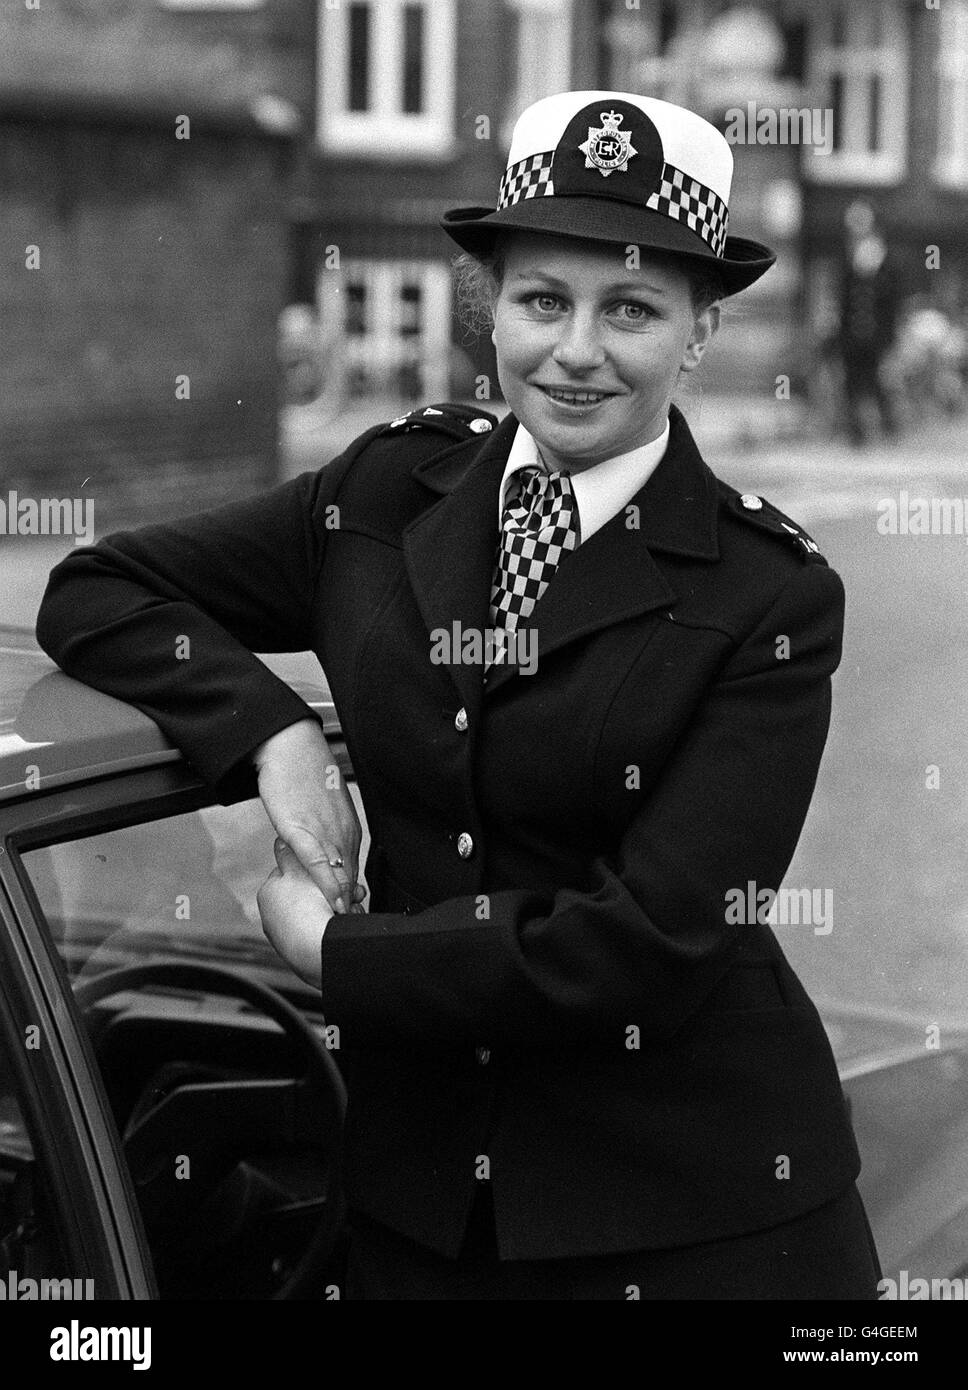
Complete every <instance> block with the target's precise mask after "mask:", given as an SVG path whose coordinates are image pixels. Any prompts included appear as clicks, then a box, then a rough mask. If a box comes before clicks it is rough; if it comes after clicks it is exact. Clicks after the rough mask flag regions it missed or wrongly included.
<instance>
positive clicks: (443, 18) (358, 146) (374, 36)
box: [316, 0, 457, 163]
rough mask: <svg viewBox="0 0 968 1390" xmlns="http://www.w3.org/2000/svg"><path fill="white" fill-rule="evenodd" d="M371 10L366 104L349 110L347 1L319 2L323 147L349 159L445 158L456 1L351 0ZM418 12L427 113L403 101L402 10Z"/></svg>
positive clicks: (450, 148) (448, 154)
mask: <svg viewBox="0 0 968 1390" xmlns="http://www.w3.org/2000/svg"><path fill="white" fill-rule="evenodd" d="M352 2H353V3H360V4H365V5H366V6H367V8H368V9H369V13H370V72H369V74H368V79H369V80H368V90H369V99H370V105H369V109H368V110H366V111H351V110H350V109H349V97H350V92H349V87H350V83H349V73H348V65H349V32H350V8H351V0H340V3H338V4H337V5H335V6H333V5H332V4H330V3H327V0H319V6H318V21H319V22H318V45H317V68H316V92H317V103H316V109H317V130H316V138H317V140H318V142H319V144H320V146H321V147H322V148H323V149H324V150H326V151H327V152H328V153H330V154H334V155H338V156H344V157H347V158H352V160H353V162H354V163H361V162H371V161H377V160H380V161H386V160H413V159H420V160H428V161H434V162H438V161H443V160H446V159H450V158H452V157H453V155H454V154H455V152H456V148H457V145H456V139H455V131H454V102H455V89H456V67H457V6H456V0H352ZM410 5H413V6H415V7H417V8H419V9H420V10H422V12H423V16H424V23H423V42H422V60H423V63H422V66H423V85H424V102H425V109H424V111H422V112H420V113H419V114H418V113H412V112H406V111H404V109H403V102H404V63H403V55H404V10H405V8H406V7H407V6H410Z"/></svg>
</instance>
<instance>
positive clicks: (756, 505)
mask: <svg viewBox="0 0 968 1390" xmlns="http://www.w3.org/2000/svg"><path fill="white" fill-rule="evenodd" d="M739 500H740V505H741V506H743V507H745V508H746V510H747V511H748V512H758V511H759V510H760V508H761V507H762V506H763V499H762V497H757V496H756V494H755V493H753V492H744V493H743V495H742V497H741V498H740V499H739Z"/></svg>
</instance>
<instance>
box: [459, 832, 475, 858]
mask: <svg viewBox="0 0 968 1390" xmlns="http://www.w3.org/2000/svg"><path fill="white" fill-rule="evenodd" d="M457 853H458V854H459V855H460V857H461V859H470V857H471V855H472V854H473V853H474V841H473V840H472V839H471V837H470V835H468V833H467V831H466V830H462V831H461V833H460V834H459V835H458V837H457Z"/></svg>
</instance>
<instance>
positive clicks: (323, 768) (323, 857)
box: [253, 719, 366, 912]
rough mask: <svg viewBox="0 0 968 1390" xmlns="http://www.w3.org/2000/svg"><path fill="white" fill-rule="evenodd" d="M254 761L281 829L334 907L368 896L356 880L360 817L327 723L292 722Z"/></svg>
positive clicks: (274, 820) (271, 816)
mask: <svg viewBox="0 0 968 1390" xmlns="http://www.w3.org/2000/svg"><path fill="white" fill-rule="evenodd" d="M253 761H254V762H255V766H256V769H257V771H258V778H259V795H260V796H261V797H262V804H263V805H264V806H265V808H266V812H267V814H268V816H269V819H270V821H271V822H272V825H273V828H274V829H275V832H276V834H277V835H278V836H279V838H280V839H281V840H282V841H283V843H284V844H285V845H287V846H288V847H289V849H291V850H292V852H293V855H294V856H295V858H296V860H297V862H298V863H299V864H300V865H301V867H302V869H303V870H304V872H305V874H306V875H307V876H308V878H309V880H310V882H311V883H312V884H314V885H315V887H316V889H317V890H318V892H320V893H322V894H323V896H324V897H325V899H326V902H327V903H328V904H329V907H330V908H331V909H332V911H334V912H347V911H350V910H352V909H353V907H354V905H355V904H358V903H359V902H360V901H361V899H362V898H364V897H365V896H366V889H365V888H364V887H363V886H362V884H357V882H356V876H357V872H358V869H359V855H360V841H361V838H362V832H361V830H360V820H359V816H357V814H356V807H355V806H354V805H353V800H352V798H351V796H350V793H349V788H348V787H347V785H346V781H345V779H344V777H343V776H342V774H341V773H340V771H339V768H338V767H337V765H336V759H335V758H334V757H333V755H332V753H331V752H330V748H329V744H328V743H327V742H326V739H325V737H324V735H323V731H322V728H321V726H320V725H319V723H318V722H317V721H316V720H315V719H303V720H300V721H299V723H297V724H290V725H289V727H288V728H286V729H282V730H281V731H280V732H279V733H278V734H273V736H272V738H270V739H267V740H266V742H265V743H263V744H261V745H260V746H259V747H258V748H257V749H256V751H255V754H254V755H253ZM340 861H342V862H340ZM277 862H278V855H277Z"/></svg>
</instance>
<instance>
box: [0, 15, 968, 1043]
mask: <svg viewBox="0 0 968 1390" xmlns="http://www.w3.org/2000/svg"><path fill="white" fill-rule="evenodd" d="M351 10H352V11H353V13H354V15H356V19H354V20H353V21H352V24H356V25H357V28H352V25H351V20H350V17H349V12H350V11H351ZM411 11H412V13H411ZM408 14H409V15H410V17H409V18H408V19H407V20H406V24H407V25H408V26H409V27H408V28H407V29H406V33H405V34H404V37H403V38H402V39H401V34H402V33H403V30H402V29H401V24H402V23H403V19H402V15H403V7H402V5H401V3H400V0H382V3H380V4H379V5H370V6H367V5H354V6H348V5H344V6H340V5H335V6H331V5H327V4H321V3H315V0H262V3H253V4H252V5H249V6H246V7H233V6H230V5H225V4H222V5H219V4H217V3H216V2H215V0H212V3H210V4H206V3H201V0H200V3H199V4H197V5H194V6H191V7H187V6H181V5H174V4H166V3H160V2H159V3H155V2H154V0H114V3H111V4H108V3H102V2H101V0H44V6H43V9H42V10H38V11H31V10H29V9H27V8H26V7H23V6H21V7H20V8H19V9H17V7H8V8H7V9H6V10H5V12H4V14H3V15H2V16H0V236H2V240H3V242H4V244H5V245H7V246H8V247H13V248H16V254H14V253H11V254H10V255H9V256H7V258H6V259H5V261H4V262H3V264H2V265H0V295H2V299H3V304H4V315H5V322H4V333H3V336H2V339H0V442H2V443H0V500H4V501H5V502H6V500H7V499H8V497H9V495H10V492H11V491H12V490H13V491H16V493H17V495H19V496H20V497H26V498H29V497H74V498H89V499H90V500H91V502H92V504H93V514H94V525H95V530H96V533H97V534H98V535H103V534H105V533H106V532H107V531H110V530H112V529H116V528H118V527H121V526H127V525H137V524H142V523H144V522H149V521H154V520H161V519H163V518H165V517H174V516H178V515H180V514H186V513H190V512H197V511H198V510H200V509H202V508H205V507H208V506H212V505H215V504H217V503H219V502H221V501H224V500H227V499H229V498H236V497H240V496H245V495H251V494H253V493H256V492H258V491H260V490H261V489H264V488H266V487H268V486H271V485H273V484H274V483H276V482H278V481H281V480H283V479H285V478H288V477H291V476H293V475H294V474H296V473H298V472H300V471H301V470H303V469H307V468H312V469H315V468H319V467H323V466H325V464H326V463H327V462H328V461H329V460H330V459H331V458H332V457H333V456H334V455H335V454H336V453H338V452H339V450H340V449H341V448H342V447H343V446H344V445H345V444H346V443H348V442H349V440H351V439H352V438H354V437H355V436H356V435H357V434H359V433H360V432H361V431H362V430H364V429H366V428H368V427H369V426H370V425H371V424H373V423H375V422H378V421H380V420H388V419H391V418H393V417H394V416H396V415H398V414H399V413H401V412H402V411H406V410H409V409H411V408H413V407H414V406H416V405H419V404H426V403H427V402H432V401H441V400H446V399H456V400H463V401H471V402H476V403H477V404H479V406H480V408H482V409H487V410H493V411H495V412H497V413H501V412H502V410H503V406H502V403H501V400H500V396H499V391H498V389H497V385H496V377H495V373H494V363H493V358H492V356H491V350H490V345H489V342H488V338H487V334H486V333H485V334H484V335H482V337H481V338H479V339H474V338H473V337H469V336H468V335H467V333H466V332H465V331H464V330H463V329H462V328H461V327H460V326H459V325H458V324H457V322H456V320H455V317H454V315H453V312H452V308H453V305H452V287H451V266H450V254H451V250H450V248H449V246H448V245H447V244H445V239H444V237H443V235H442V234H441V232H440V231H439V229H438V227H437V219H438V218H439V216H440V215H441V213H442V212H443V211H444V210H445V209H447V208H449V207H453V206H457V205H461V204H469V203H478V204H491V205H493V202H494V199H495V193H496V189H497V184H498V179H499V177H500V173H501V171H502V168H503V158H504V151H505V150H506V148H507V139H508V136H509V134H510V127H511V123H512V121H513V117H514V115H515V113H516V112H518V111H519V110H521V109H522V108H523V107H524V106H525V105H527V104H528V103H529V102H530V101H533V100H536V99H538V98H539V97H541V96H543V95H545V94H547V93H548V92H551V91H556V90H563V89H566V88H568V87H584V88H597V87H612V88H616V89H619V90H633V91H641V92H645V93H648V94H649V95H654V96H659V97H664V98H666V99H669V100H673V101H680V102H683V103H684V104H686V105H690V106H692V107H693V108H694V109H696V110H700V111H702V112H703V114H705V115H706V116H707V117H708V118H709V119H710V120H713V121H715V122H717V123H718V124H719V126H720V128H724V129H725V128H726V127H727V126H728V125H729V120H730V118H729V115H728V113H729V112H730V111H731V110H735V109H739V110H741V111H743V112H746V111H747V109H748V103H750V102H752V103H754V105H758V107H759V108H760V109H762V110H763V111H765V112H767V114H769V112H770V111H776V110H777V109H782V108H783V107H785V106H791V105H792V106H795V107H799V108H803V109H804V110H812V111H816V112H817V113H818V114H819V115H820V116H823V115H824V113H826V112H830V113H831V116H832V122H833V124H832V135H831V142H830V148H828V149H826V150H824V151H818V150H817V149H816V148H814V147H812V146H811V145H810V144H809V143H806V144H805V143H803V142H802V141H798V140H793V141H790V140H786V141H783V140H781V139H778V138H776V137H773V138H771V136H770V133H769V127H768V126H767V127H764V130H765V133H764V134H763V137H762V138H760V135H759V127H758V125H757V124H756V123H755V122H751V124H750V125H749V126H748V127H747V128H746V131H745V137H744V139H743V140H742V141H740V142H739V143H737V144H736V145H735V148H734V154H735V158H736V174H735V178H734V184H733V192H732V197H731V206H730V213H731V219H732V224H733V227H734V229H735V230H737V231H740V232H741V233H743V234H745V235H747V236H751V237H754V238H758V239H760V240H763V241H766V242H767V243H769V244H771V245H773V246H775V247H776V248H777V250H778V252H779V261H778V263H777V266H776V267H775V269H774V270H772V271H771V272H770V273H769V274H768V275H767V276H765V277H764V278H763V280H762V281H761V282H759V283H758V285H757V286H756V287H754V288H753V289H751V290H750V291H749V292H748V293H747V294H744V295H743V296H741V300H740V301H737V304H736V305H735V306H733V305H730V306H729V308H728V312H727V314H726V316H725V320H724V328H723V331H722V332H721V334H720V335H719V338H718V339H717V341H716V343H715V344H714V346H713V349H712V350H711V352H710V353H709V354H708V356H707V360H706V362H705V363H704V366H703V371H702V374H701V378H702V379H701V382H700V383H699V385H698V386H696V387H692V388H690V390H689V392H688V393H687V394H686V395H684V396H683V398H682V401H681V403H682V405H683V408H684V410H685V412H686V415H687V418H688V419H689V420H690V423H691V424H692V426H693V429H694V431H695V433H696V436H697V439H698V441H699V443H700V446H701V448H702V450H703V452H704V454H705V456H706V457H707V459H708V461H709V463H710V464H711V466H712V467H713V469H714V470H715V471H716V472H718V473H720V474H721V475H722V476H723V477H725V478H726V479H727V480H728V481H730V482H732V483H734V484H735V485H736V486H737V487H739V488H741V489H742V490H743V491H750V492H756V493H762V494H763V495H764V496H766V497H768V498H769V499H770V500H771V501H773V502H775V503H776V504H777V505H778V506H780V507H781V508H782V509H783V510H785V511H786V512H788V513H789V514H790V515H791V516H792V517H793V518H794V519H795V520H796V521H797V522H799V523H802V524H803V525H805V526H806V527H807V529H808V530H809V531H810V532H811V533H812V534H813V535H814V536H815V538H816V540H817V542H818V544H819V546H820V548H821V550H822V552H823V553H824V554H825V555H826V556H827V558H828V559H829V561H830V563H831V564H833V565H834V566H835V567H836V568H837V569H838V570H839V572H840V573H841V575H842V576H843V579H844V582H845V585H846V589H847V632H846V646H845V654H844V660H843V664H842V666H841V668H840V670H839V672H838V674H837V676H836V678H835V700H834V715H833V726H832V731H831V737H830V741H829V744H828V748H827V752H826V756H825V760H824V764H823V768H822V772H821V777H820V783H819V786H818V791H817V795H816V798H815V801H814V803H813V807H812V810H811V813H810V817H809V820H808V823H807V828H806V831H805V833H804V837H803V840H802V843H801V846H800V849H799V851H798V854H797V857H796V860H795V862H794V864H793V865H792V866H791V870H790V873H789V875H788V879H787V882H788V883H789V884H790V885H793V886H810V887H813V888H819V889H825V888H830V889H832V890H833V895H834V896H833V902H834V926H833V930H832V932H831V933H830V934H829V935H823V936H821V935H816V934H814V933H813V932H812V930H811V929H810V928H809V927H804V926H800V927H793V926H791V927H787V928H781V929H780V935H781V941H782V943H783V945H784V947H785V949H787V951H788V952H789V954H790V955H791V957H792V958H793V960H794V962H795V963H796V964H797V965H799V966H800V968H801V969H802V972H803V975H804V978H805V980H806V982H807V984H808V986H809V987H811V988H812V989H813V991H814V993H815V994H817V995H821V996H829V997H837V998H845V999H849V1000H852V1001H854V1002H856V1003H858V1004H859V1005H862V1006H863V1007H865V1008H872V1007H875V1006H886V1007H889V1008H891V1009H893V1010H895V1011H901V1012H902V1013H904V1014H906V1016H907V1017H908V1018H909V1019H910V1020H912V1025H911V1026H912V1027H914V1028H915V1029H916V1030H918V1029H921V1028H923V1027H925V1026H927V1025H928V1024H930V1023H932V1022H938V1021H941V1022H943V1021H944V1020H945V1019H951V1020H955V1019H959V1020H961V1021H962V1022H968V969H966V967H968V852H966V845H968V835H966V829H968V826H966V820H968V746H966V743H968V720H966V719H965V705H966V691H968V605H966V602H965V599H966V574H968V569H966V566H968V549H966V538H965V536H964V534H958V535H949V536H944V535H923V536H910V535H908V536H904V535H897V536H889V535H881V534H879V532H878V530H877V525H876V522H877V510H876V509H877V503H878V501H879V500H881V499H883V498H894V499H896V498H897V497H898V496H899V494H900V493H901V492H902V491H907V492H908V493H909V494H910V495H911V496H912V497H913V496H924V497H927V498H930V497H939V498H948V499H957V498H962V499H964V498H968V469H966V456H968V448H966V445H968V417H966V413H965V406H966V394H968V393H966V381H968V368H966V356H968V354H966V350H965V323H966V318H965V314H966V308H968V237H966V233H965V228H966V227H968V3H966V0H944V4H943V5H942V6H940V7H939V8H938V9H936V10H932V9H930V8H928V7H925V6H912V5H907V4H903V3H901V0H853V3H851V4H849V5H845V4H843V3H841V2H840V0H767V2H766V3H761V4H756V5H741V4H730V3H728V0H672V2H671V3H666V0H661V2H660V0H642V3H641V4H640V5H630V4H626V3H623V0H598V3H571V0H473V3H472V0H421V2H420V3H419V4H417V5H415V6H411V7H410V8H409V10H408ZM360 16H364V18H366V23H367V24H368V25H369V27H368V28H367V30H366V34H367V35H368V37H367V38H365V39H364V38H361V34H362V32H363V31H362V30H361V29H359V27H358V26H359V22H360ZM347 26H350V27H347ZM340 54H342V55H343V58H342V59H340V57H339V55H340ZM334 55H335V56H334ZM21 247H23V248H24V256H23V260H21V259H20V248H21ZM71 547H72V541H71V538H70V537H46V536H41V537H35V536H28V535H21V534H6V535H0V620H2V621H4V622H7V623H14V624H27V625H29V624H30V623H31V622H32V620H33V616H34V614H35V612H36V608H37V604H38V602H39V599H40V595H41V592H42V588H43V584H44V580H45V576H46V573H47V572H48V570H49V568H50V566H51V565H52V564H53V563H55V562H56V561H57V560H58V559H59V558H60V557H61V556H62V555H63V554H65V553H66V552H67V551H68V550H69V549H70V548H71ZM0 645H2V641H0ZM932 766H936V767H937V768H938V769H939V773H938V777H939V782H938V786H937V787H936V788H929V787H928V785H926V783H927V780H928V772H927V769H928V768H929V767H932Z"/></svg>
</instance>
